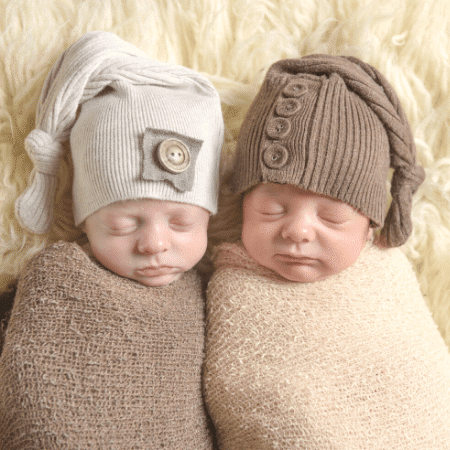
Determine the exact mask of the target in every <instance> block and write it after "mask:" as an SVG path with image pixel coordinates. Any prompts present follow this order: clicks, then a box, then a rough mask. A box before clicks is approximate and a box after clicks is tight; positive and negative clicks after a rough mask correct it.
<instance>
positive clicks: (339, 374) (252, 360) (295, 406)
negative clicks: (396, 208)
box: [204, 244, 450, 450]
mask: <svg viewBox="0 0 450 450" xmlns="http://www.w3.org/2000/svg"><path fill="white" fill-rule="evenodd" d="M217 266H218V269H217V272H216V273H215V274H214V276H213V278H212V280H211V282H210V285H209V288H208V299H207V340H206V361H205V369H204V376H205V380H204V383H205V387H204V389H205V395H206V403H207V407H208V409H209V411H210V414H211V417H212V420H213V422H214V424H215V426H216V429H217V433H218V440H219V446H220V449H221V450H236V449H239V450H246V449H251V450H258V449H283V450H285V449H307V450H322V449H342V450H356V449H358V450H362V449H371V450H380V449H389V450H406V449H411V450H413V449H414V450H419V449H423V450H438V449H439V450H444V449H447V450H448V449H450V356H449V353H448V351H447V348H446V347H445V345H444V342H443V340H442V338H441V337H440V335H439V333H438V331H437V328H436V326H435V324H434V322H433V321H432V318H431V316H430V313H429V311H428V309H427V307H426V305H425V303H424V300H423V298H422V295H421V294H420V291H419V286H418V283H417V280H416V278H415V275H414V273H413V271H412V269H411V267H410V265H409V262H408V261H407V259H406V257H405V256H404V255H403V254H402V253H401V251H400V250H398V249H390V250H381V249H378V248H376V247H374V246H372V245H368V246H367V247H366V248H365V249H364V250H363V252H362V254H361V255H360V258H359V260H358V261H357V262H356V263H355V264H354V265H353V266H351V267H350V268H348V269H347V270H345V271H343V272H341V273H340V274H337V275H334V276H332V277H330V278H328V279H326V280H323V281H320V282H317V283H307V284H302V283H294V282H288V281H285V280H282V279H281V278H280V277H278V276H277V275H276V274H274V272H272V271H270V270H268V269H266V268H263V267H261V266H258V265H257V264H256V263H255V262H253V260H252V259H251V258H250V257H249V256H248V254H247V253H246V252H245V250H244V249H243V248H242V247H240V246H238V245H236V244H225V245H223V246H222V247H221V250H220V253H219V257H218V260H217Z"/></svg>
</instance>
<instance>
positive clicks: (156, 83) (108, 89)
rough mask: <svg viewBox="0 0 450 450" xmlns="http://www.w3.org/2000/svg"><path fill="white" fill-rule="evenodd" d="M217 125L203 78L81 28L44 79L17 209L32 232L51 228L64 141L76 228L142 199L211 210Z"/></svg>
mask: <svg viewBox="0 0 450 450" xmlns="http://www.w3.org/2000/svg"><path fill="white" fill-rule="evenodd" d="M223 129H224V124H223V118H222V112H221V105H220V99H219V95H218V93H217V91H216V90H215V89H214V87H213V86H212V84H211V83H210V82H209V81H208V80H207V79H206V78H205V77H204V76H202V75H200V74H199V73H197V72H195V71H193V70H190V69H188V68H185V67H182V66H178V65H173V64H168V63H163V62H160V61H155V60H152V59H150V58H149V57H148V55H147V54H146V53H144V52H142V51H141V50H139V49H138V48H136V47H135V46H133V45H132V44H130V43H127V42H125V41H123V40H122V39H120V38H119V37H118V36H116V35H114V34H112V33H108V32H99V31H97V32H91V33H88V34H86V35H84V36H83V37H82V38H81V39H80V40H79V41H77V42H76V43H75V44H73V45H72V46H71V47H69V48H68V49H67V50H66V51H65V52H64V53H63V54H62V55H61V57H60V58H59V59H58V60H57V62H56V63H55V64H54V66H53V68H52V70H51V71H50V73H49V75H48V76H47V79H46V81H45V84H44V87H43V90H42V93H41V97H40V100H39V104H38V108H37V114H36V129H34V130H33V131H31V133H30V134H29V135H28V137H27V138H26V140H25V147H26V150H27V152H28V153H29V155H30V157H31V159H32V160H33V162H34V166H35V169H34V172H33V178H32V182H31V184H30V185H29V187H28V189H27V190H26V191H25V192H24V193H23V194H22V195H21V196H20V197H19V198H18V199H17V202H16V215H17V217H18V219H19V221H20V222H21V224H22V225H23V226H24V227H26V228H28V229H29V230H30V231H32V232H35V233H45V232H46V231H48V230H49V228H50V226H51V223H52V220H53V212H52V210H53V206H52V205H53V197H54V193H55V185H56V174H57V172H58V169H59V165H60V158H61V156H62V154H63V145H62V144H63V142H64V141H67V140H69V139H70V146H71V154H72V159H73V165H74V181H73V207H74V218H75V225H76V226H79V225H80V224H82V222H83V221H84V220H85V219H86V218H87V217H88V216H89V215H90V214H92V213H94V212H95V211H97V210H98V209H100V208H102V207H104V206H107V205H108V204H110V203H113V202H116V201H120V200H131V199H142V198H151V199H158V200H167V201H175V202H182V203H188V204H193V205H197V206H201V207H203V208H205V209H207V210H208V211H210V212H211V213H212V214H215V213H216V210H217V197H218V168H219V159H220V152H221V147H222V143H223Z"/></svg>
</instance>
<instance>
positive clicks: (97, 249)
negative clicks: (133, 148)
mask: <svg viewBox="0 0 450 450" xmlns="http://www.w3.org/2000/svg"><path fill="white" fill-rule="evenodd" d="M208 221H209V212H208V211H206V210H205V209H203V208H201V207H199V206H194V205H188V204H183V203H176V202H170V201H160V200H151V199H143V200H129V201H124V202H118V203H113V204H111V205H108V206H106V207H104V208H101V209H100V210H98V211H96V212H95V213H94V214H92V215H90V216H89V217H88V218H87V219H86V221H85V224H84V227H83V229H84V231H85V232H86V234H87V237H88V239H89V243H90V245H91V248H92V251H93V253H94V255H95V257H96V258H97V259H98V261H99V262H100V263H101V264H103V265H104V266H105V267H106V268H107V269H109V270H111V271H112V272H115V273H116V274H118V275H121V276H123V277H126V278H131V279H132V280H136V281H139V282H140V283H142V284H144V285H146V286H162V285H165V284H169V283H171V282H172V281H174V280H176V279H178V278H179V277H180V276H181V274H182V273H183V272H186V271H188V270H189V269H191V268H192V267H193V266H194V265H195V264H197V262H198V261H200V259H201V258H202V256H203V255H204V253H205V251H206V245H207V228H208Z"/></svg>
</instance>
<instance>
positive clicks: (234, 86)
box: [0, 0, 450, 345]
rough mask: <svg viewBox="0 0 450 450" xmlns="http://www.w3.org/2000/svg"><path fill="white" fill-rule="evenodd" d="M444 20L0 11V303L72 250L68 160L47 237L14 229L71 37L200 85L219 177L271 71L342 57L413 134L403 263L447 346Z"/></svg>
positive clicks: (220, 232)
mask: <svg viewBox="0 0 450 450" xmlns="http://www.w3.org/2000/svg"><path fill="white" fill-rule="evenodd" d="M449 18H450V6H449V4H448V0H433V1H431V0H377V1H374V0H372V1H369V0H86V1H82V0H40V1H39V2H31V1H29V0H0V65H1V66H0V67H1V69H0V77H1V78H0V292H1V291H4V290H5V289H6V288H7V287H8V286H9V285H10V284H11V283H13V282H14V280H15V279H16V277H17V275H18V273H19V271H20V270H21V268H22V267H23V265H24V263H25V262H26V261H27V260H28V259H29V258H30V257H31V256H32V255H33V254H35V253H36V252H38V251H39V250H40V249H42V248H43V247H44V246H45V245H46V244H48V243H50V242H53V241H56V240H59V239H65V240H78V241H82V239H83V237H82V233H81V232H80V230H77V229H75V228H74V226H73V224H72V211H71V200H70V198H71V165H70V164H71V163H70V160H69V157H66V159H65V162H64V165H63V167H62V168H61V171H60V176H59V187H58V197H57V200H56V202H57V207H56V221H55V223H54V226H53V229H52V230H51V233H50V234H49V235H48V236H44V237H43V236H34V235H30V234H28V233H27V232H25V231H24V230H23V229H21V228H20V227H19V225H18V223H17V221H16V220H15V218H14V201H15V199H16V197H17V196H18V195H19V194H20V192H21V191H22V190H23V189H24V187H25V185H26V182H27V180H28V177H29V175H30V171H31V162H30V160H29V158H28V156H27V154H26V152H25V150H24V145H23V142H24V139H25V137H26V135H27V134H28V133H29V132H30V131H31V130H32V129H33V125H34V116H35V107H36V102H37V99H38V96H39V93H40V89H41V86H42V84H43V81H44V78H45V76H46V74H47V72H48V70H49V69H50V67H51V66H52V64H53V63H54V61H55V60H56V58H57V57H58V56H59V54H60V53H61V52H62V51H63V50H64V49H65V48H66V47H67V46H69V45H70V44H72V43H73V42H75V41H76V40H77V39H78V38H79V37H80V36H81V35H82V34H84V33H86V32H87V31H92V30H107V31H112V32H115V33H117V34H118V35H119V36H121V37H122V38H124V39H125V40H128V41H130V42H132V43H133V44H135V45H137V46H138V47H140V48H142V49H143V50H144V51H146V52H147V53H148V54H149V55H151V56H152V57H154V58H156V59H160V60H163V61H171V62H174V63H178V64H182V65H185V66H188V67H191V68H193V69H195V70H198V71H201V72H203V73H204V74H206V75H207V76H208V77H209V78H210V79H211V81H212V82H213V83H214V85H215V86H216V87H217V89H218V90H219V92H220V95H221V98H222V104H223V112H224V117H225V124H226V129H227V133H226V143H225V146H224V151H223V154H224V164H223V171H222V174H225V173H226V172H227V170H228V168H229V166H230V164H229V162H230V160H231V157H232V155H233V149H234V145H235V139H236V136H237V133H238V131H239V126H240V124H241V122H242V119H243V116H244V114H245V112H246V110H247V108H248V106H249V104H250V102H251V100H252V99H253V97H254V95H255V93H256V90H257V88H258V86H259V84H260V83H261V81H262V79H263V76H264V74H265V71H266V70H267V68H268V66H269V65H270V64H271V63H273V62H275V61H277V60H279V59H282V58H287V57H298V56H303V55H306V54H310V53H328V54H337V55H339V54H345V55H354V56H357V57H359V58H361V59H363V60H365V61H366V62H369V63H370V64H372V65H374V66H376V67H377V68H378V69H379V70H380V71H381V72H383V73H384V74H385V76H386V77H387V78H388V79H389V80H390V82H391V83H392V84H393V86H394V88H395V89H396V91H397V93H398V95H399V97H400V99H401V101H402V102H403V105H404V108H405V111H406V113H407V115H408V118H409V120H410V122H411V125H412V128H413V132H414V135H415V138H416V145H417V151H418V160H419V162H420V163H421V164H422V165H423V166H424V167H425V169H426V173H427V179H426V181H425V182H424V184H423V185H422V186H421V188H420V190H419V191H418V193H417V194H416V196H415V200H414V209H413V222H414V227H415V228H414V233H413V235H412V236H411V238H410V240H409V241H408V243H407V244H406V245H405V247H404V251H405V253H406V255H407V256H408V257H409V258H410V260H411V262H412V263H413V265H414V267H415V269H416V272H417V276H418V278H419V281H420V284H421V287H422V290H423V293H424V295H425V297H426V300H427V302H428V304H429V307H430V308H431V310H432V312H433V315H434V318H435V320H436V322H437V324H438V326H439V329H440V331H441V333H442V335H443V336H444V338H445V340H446V342H447V344H448V345H450V61H449V51H450V25H449V23H448V21H449ZM221 201H222V207H223V208H224V209H223V210H222V211H226V214H223V213H222V214H219V215H218V216H217V217H216V218H215V219H214V220H213V223H212V225H211V239H210V242H211V247H212V246H213V244H217V243H218V242H220V241H222V240H235V239H236V238H237V237H238V235H239V223H238V219H237V216H238V214H236V205H235V202H233V199H231V198H230V197H229V195H228V194H227V191H226V186H225V187H224V188H223V190H222V196H221ZM230 211H231V213H230Z"/></svg>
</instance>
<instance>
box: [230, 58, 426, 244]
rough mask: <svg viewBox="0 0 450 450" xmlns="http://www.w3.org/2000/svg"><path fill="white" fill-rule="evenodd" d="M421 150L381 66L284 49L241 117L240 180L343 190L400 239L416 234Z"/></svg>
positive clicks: (242, 187)
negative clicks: (285, 55)
mask: <svg viewBox="0 0 450 450" xmlns="http://www.w3.org/2000/svg"><path fill="white" fill-rule="evenodd" d="M415 153H416V149H415V145H414V139H413V135H412V132H411V128H410V126H409V123H408V121H407V119H406V115H405V113H404V111H403V109H402V107H401V105H400V101H399V99H398V97H397V95H396V94H395V92H394V90H393V88H392V86H391V85H390V84H389V83H388V81H387V80H386V79H385V78H384V76H383V75H382V74H381V73H380V72H378V70H377V69H375V68H374V67H372V66H370V65H369V64H367V63H364V62H362V61H360V60H358V59H357V58H353V57H343V56H327V55H310V56H306V57H303V58H300V59H286V60H281V61H278V62H277V63H275V64H273V65H272V66H271V67H270V69H269V71H268V73H267V75H266V78H265V80H264V83H263V85H262V87H261V89H260V91H259V93H258V95H257V96H256V98H255V100H254V101H253V103H252V105H251V106H250V109H249V111H248V113H247V116H246V118H245V120H244V122H243V124H242V128H241V131H240V134H239V138H238V142H237V148H236V164H235V171H234V174H233V189H234V191H235V192H236V193H243V192H245V191H247V190H248V189H250V188H252V187H253V186H255V185H257V184H259V183H261V182H273V183H289V184H294V185H297V186H300V187H302V188H303V189H307V190H310V191H313V192H316V193H320V194H324V195H328V196H330V197H333V198H337V199H339V200H342V201H344V202H346V203H348V204H350V205H352V206H354V207H355V208H357V209H358V210H359V211H361V212H362V213H363V214H364V215H366V216H367V217H369V218H370V219H371V221H372V223H373V224H374V225H375V226H379V227H383V229H382V230H381V237H382V239H383V241H384V243H385V245H387V246H389V247H396V246H399V245H402V244H404V243H405V242H406V240H407V239H408V237H409V235H410V234H411V230H412V224H411V202H412V195H413V194H414V193H415V192H416V190H417V188H418V186H419V185H420V184H421V183H422V181H423V180H424V177H425V173H424V170H423V168H422V167H421V166H418V165H416V163H415ZM390 167H392V168H393V169H394V173H393V177H392V182H391V195H392V203H391V206H390V208H389V211H388V212H387V214H386V202H387V199H386V181H387V179H388V174H389V168H390Z"/></svg>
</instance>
